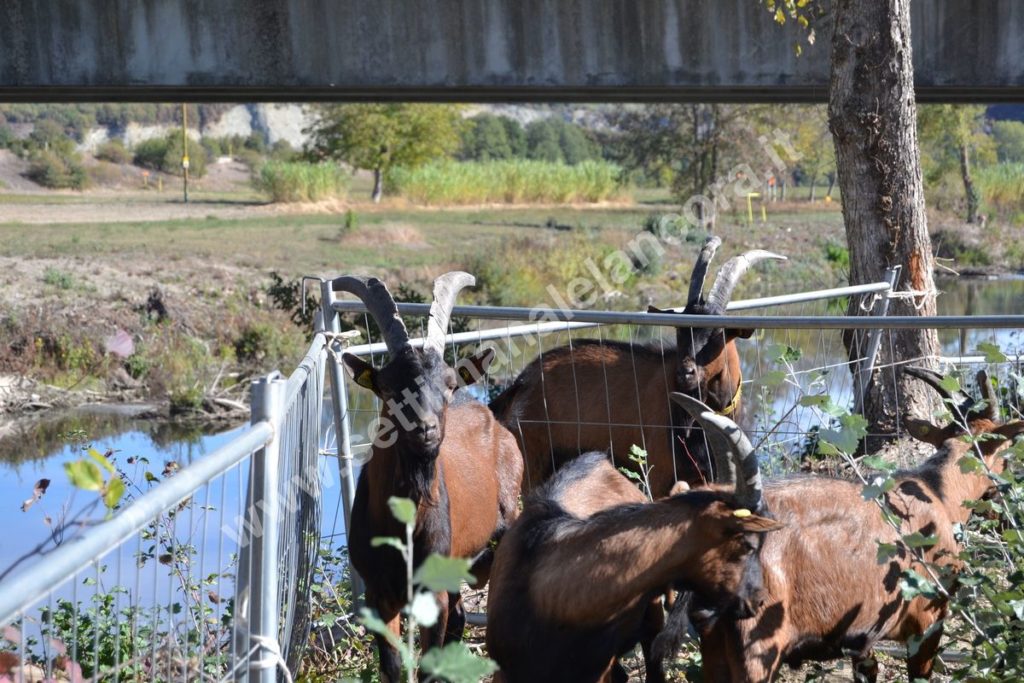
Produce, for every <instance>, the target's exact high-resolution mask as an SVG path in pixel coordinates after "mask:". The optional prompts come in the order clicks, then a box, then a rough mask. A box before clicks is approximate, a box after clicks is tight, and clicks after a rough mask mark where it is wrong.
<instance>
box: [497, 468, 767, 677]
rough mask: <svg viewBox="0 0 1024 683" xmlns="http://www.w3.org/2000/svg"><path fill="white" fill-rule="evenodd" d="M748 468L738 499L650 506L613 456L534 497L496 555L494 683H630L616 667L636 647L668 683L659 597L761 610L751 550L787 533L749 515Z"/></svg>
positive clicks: (753, 493)
mask: <svg viewBox="0 0 1024 683" xmlns="http://www.w3.org/2000/svg"><path fill="white" fill-rule="evenodd" d="M742 466H743V467H744V468H745V469H744V471H745V472H747V471H748V469H747V468H749V467H751V466H752V467H753V468H754V473H755V476H753V477H748V478H747V479H745V480H743V481H742V482H740V483H738V484H737V486H736V490H735V491H728V490H726V489H725V487H714V488H711V489H707V490H700V491H692V492H689V493H683V494H680V495H675V496H672V497H670V498H667V499H664V500H661V501H658V502H654V503H644V502H643V500H644V498H643V496H642V495H640V494H639V493H638V491H637V489H636V488H635V487H634V486H633V485H632V484H631V483H630V482H629V480H628V479H626V478H625V477H624V476H623V475H622V474H620V473H619V472H617V471H616V470H615V469H614V467H613V466H612V465H611V464H610V463H609V459H608V456H607V454H604V453H588V454H585V455H582V456H580V457H578V458H577V459H576V460H574V461H572V462H571V463H569V464H568V465H566V466H565V467H563V468H562V469H561V470H559V471H558V472H557V473H556V474H555V475H554V477H553V478H552V479H551V480H550V481H549V482H548V483H547V484H545V485H544V486H543V487H541V488H539V489H538V490H536V491H535V492H534V493H533V494H532V495H531V496H530V497H529V498H528V499H527V500H526V502H525V504H524V506H523V512H522V514H521V515H520V517H519V519H518V520H517V522H516V523H515V524H514V525H513V526H512V528H511V529H510V530H509V531H508V533H507V534H506V536H505V538H504V539H503V540H502V543H501V545H500V546H499V547H498V550H497V552H496V555H495V560H494V571H493V573H492V578H491V587H490V591H489V595H488V606H487V612H488V625H487V651H488V654H489V655H490V656H491V657H492V658H493V659H494V660H495V661H496V662H497V663H498V665H499V666H500V667H501V668H500V671H499V673H498V674H497V676H496V677H495V683H499V682H500V683H519V682H527V681H528V682H530V683H543V682H544V681H552V682H554V681H558V682H560V683H573V682H580V683H583V682H592V681H625V680H626V674H625V672H624V670H623V669H622V667H621V665H620V664H619V663H618V657H619V656H621V655H622V654H624V653H626V652H628V651H630V650H632V648H633V647H634V646H635V645H636V644H637V642H640V643H641V645H642V647H643V651H644V656H645V660H646V661H647V664H648V668H647V681H648V683H654V682H655V681H657V682H661V681H664V680H665V679H664V673H663V671H662V670H661V667H660V663H659V661H658V659H657V658H656V657H652V656H651V641H652V639H653V637H654V635H655V634H656V633H657V631H658V630H660V627H661V625H662V623H663V613H662V611H661V605H660V601H656V598H657V596H659V595H661V593H662V592H663V591H664V590H665V589H666V588H667V587H668V586H669V585H670V584H674V585H677V586H679V587H682V588H684V589H687V590H692V591H694V592H695V593H696V594H697V595H698V597H699V598H700V599H701V600H702V601H703V604H705V605H709V606H719V605H721V606H726V605H733V604H734V603H753V604H755V605H756V603H757V600H758V595H759V590H760V570H759V568H758V567H757V566H756V552H755V551H756V548H757V547H758V545H759V543H760V535H761V534H763V533H765V532H768V531H772V530H774V529H777V528H779V526H780V525H779V524H778V523H777V522H775V521H773V520H770V519H767V518H764V517H760V516H757V515H754V514H751V513H750V512H749V509H746V508H749V507H751V506H757V504H758V502H757V498H758V496H759V495H760V485H759V479H758V478H757V476H756V469H757V463H756V461H753V460H748V461H747V462H746V463H743V465H742ZM748 481H749V482H750V485H748V483H747V482H748ZM752 558H754V559H753V560H752ZM752 612H753V607H752V606H748V608H747V611H746V612H745V613H752Z"/></svg>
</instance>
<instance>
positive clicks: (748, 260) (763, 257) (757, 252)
mask: <svg viewBox="0 0 1024 683" xmlns="http://www.w3.org/2000/svg"><path fill="white" fill-rule="evenodd" d="M769 259H770V260H773V261H785V260H786V257H785V256H783V255H781V254H776V253H774V252H771V251H764V250H763V249H753V250H751V251H748V252H747V253H745V254H742V255H740V256H733V257H732V258H731V259H729V260H728V261H726V262H725V265H724V266H722V268H721V270H719V271H718V276H717V277H716V278H715V284H714V285H713V286H712V287H711V293H710V294H708V298H707V301H708V308H710V309H711V310H713V311H715V310H718V311H720V312H722V313H724V312H725V307H726V306H727V305H728V304H729V299H730V298H731V297H732V291H733V290H734V289H736V283H738V282H739V281H740V278H741V277H743V274H744V273H745V272H747V270H748V269H749V268H750V267H751V266H753V265H754V264H756V263H759V262H761V261H767V260H769Z"/></svg>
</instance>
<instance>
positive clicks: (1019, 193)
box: [976, 163, 1024, 213]
mask: <svg viewBox="0 0 1024 683" xmlns="http://www.w3.org/2000/svg"><path fill="white" fill-rule="evenodd" d="M976 182H977V186H978V191H979V192H980V194H981V199H982V201H983V202H985V204H987V205H988V206H990V207H991V208H993V209H995V210H996V211H998V212H1000V213H1008V212H1011V211H1013V212H1015V211H1018V210H1019V209H1020V207H1021V206H1022V205H1024V163H1019V164H996V165H994V166H988V167H986V168H983V169H980V170H979V171H978V172H977V174H976Z"/></svg>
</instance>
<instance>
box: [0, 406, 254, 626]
mask: <svg viewBox="0 0 1024 683" xmlns="http://www.w3.org/2000/svg"><path fill="white" fill-rule="evenodd" d="M273 435H274V428H273V427H272V426H271V424H270V423H269V422H259V423H257V424H254V425H252V427H250V428H249V429H247V430H246V431H245V432H243V433H242V434H240V435H238V436H237V437H235V438H234V439H232V440H231V442H230V443H227V444H225V445H224V446H221V447H220V448H218V449H217V450H215V451H213V452H212V453H210V454H209V455H206V456H204V457H202V458H199V459H198V460H196V461H195V462H193V463H192V464H191V465H189V466H188V467H185V468H183V469H182V470H181V471H179V472H178V473H177V474H175V475H174V476H173V477H170V478H168V479H165V480H164V481H163V482H162V483H161V484H160V485H159V486H156V487H154V488H153V489H151V490H150V491H148V492H146V493H145V494H143V495H142V496H140V497H139V498H138V499H137V500H135V501H134V502H133V503H132V504H131V505H129V506H128V507H126V508H124V509H123V510H121V511H120V512H119V513H117V515H116V516H115V517H114V518H113V519H111V520H109V521H106V522H101V523H100V524H98V525H97V526H95V527H93V528H91V529H89V530H87V531H85V532H84V533H83V534H82V536H81V537H79V538H77V539H72V540H70V541H67V542H66V543H64V544H63V545H61V546H60V547H59V548H57V549H56V550H54V551H53V552H51V553H48V554H47V555H46V556H45V558H44V559H43V561H42V562H38V563H37V564H34V565H32V566H30V567H26V568H25V569H24V570H22V571H20V572H19V573H18V574H16V575H15V576H13V577H11V578H10V579H7V580H5V581H4V590H3V591H0V625H4V624H7V623H8V622H9V621H10V620H12V619H13V618H15V617H16V616H17V615H18V613H19V612H21V611H22V610H24V609H27V608H28V607H29V606H31V605H32V603H34V602H35V601H36V600H37V599H38V598H39V596H40V595H44V594H45V593H47V592H49V591H52V590H53V589H55V588H57V587H58V586H59V585H61V584H62V583H64V582H65V581H67V580H68V579H70V578H71V577H73V576H74V575H75V573H76V572H78V571H80V570H82V569H84V568H85V567H87V566H88V565H89V563H90V562H93V561H94V560H96V559H97V558H99V557H101V556H103V554H105V553H107V552H108V551H110V550H113V549H114V548H116V547H117V546H118V545H119V544H120V543H122V542H124V541H125V540H127V539H128V538H129V537H130V536H132V535H133V534H136V533H138V532H139V531H140V530H141V529H143V528H144V527H145V526H146V525H148V524H150V523H151V522H152V521H153V519H154V518H155V517H157V516H158V515H160V514H163V513H164V512H166V511H167V510H169V509H171V508H173V507H174V506H175V505H177V504H179V503H180V502H181V501H183V500H185V499H186V498H188V497H189V496H191V495H193V494H194V493H195V491H196V490H197V489H198V488H199V487H200V486H203V485H204V484H206V483H207V482H209V481H211V480H212V479H214V478H215V477H217V476H219V475H221V474H223V473H225V472H227V471H228V470H229V469H231V468H232V467H234V466H235V465H237V464H238V463H239V462H241V461H242V460H244V459H245V458H246V457H248V456H249V455H251V454H252V453H254V452H255V451H257V450H259V449H260V448H262V447H264V446H266V445H267V444H268V443H269V442H270V440H271V438H272V437H273Z"/></svg>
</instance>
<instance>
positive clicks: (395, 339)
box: [331, 275, 409, 356]
mask: <svg viewBox="0 0 1024 683" xmlns="http://www.w3.org/2000/svg"><path fill="white" fill-rule="evenodd" d="M331 288H332V289H333V290H334V291H335V292H348V293H350V294H355V295H356V296H357V297H359V298H360V299H361V300H362V302H363V303H364V304H366V310H367V311H369V312H370V315H372V316H373V319H374V320H375V321H376V322H377V327H379V328H380V333H381V336H382V337H384V343H385V344H386V345H387V347H388V353H390V354H391V355H392V356H394V355H396V354H397V353H398V352H400V351H401V350H403V349H404V348H406V347H407V346H409V332H408V331H407V330H406V329H405V323H403V322H402V317H401V316H400V315H398V306H397V305H396V304H395V298H394V297H393V296H391V292H389V291H388V287H387V285H385V284H384V283H383V282H381V281H380V280H378V279H377V278H375V277H371V278H365V277H356V276H352V275H344V276H342V277H338V278H334V281H333V282H332V283H331Z"/></svg>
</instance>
